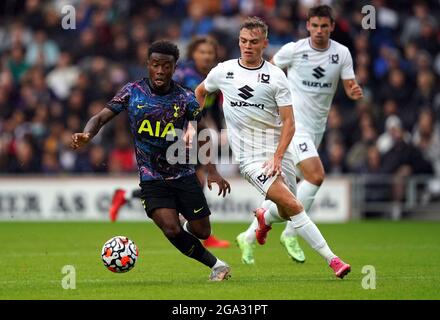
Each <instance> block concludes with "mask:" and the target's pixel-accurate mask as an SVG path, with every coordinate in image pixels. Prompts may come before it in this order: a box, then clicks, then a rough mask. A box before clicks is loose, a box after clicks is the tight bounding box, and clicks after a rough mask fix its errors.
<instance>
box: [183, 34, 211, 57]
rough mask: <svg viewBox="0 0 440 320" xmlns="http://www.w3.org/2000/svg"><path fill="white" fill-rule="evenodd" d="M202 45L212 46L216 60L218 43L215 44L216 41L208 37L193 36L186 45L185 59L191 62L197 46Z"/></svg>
mask: <svg viewBox="0 0 440 320" xmlns="http://www.w3.org/2000/svg"><path fill="white" fill-rule="evenodd" d="M204 43H207V44H210V45H212V47H213V48H214V51H215V58H216V59H217V54H218V42H217V40H215V39H214V38H212V37H209V36H195V37H193V38H192V39H191V42H190V43H189V45H188V50H187V54H186V57H187V59H188V60H193V55H194V52H195V51H196V50H197V48H198V47H199V45H201V44H204Z"/></svg>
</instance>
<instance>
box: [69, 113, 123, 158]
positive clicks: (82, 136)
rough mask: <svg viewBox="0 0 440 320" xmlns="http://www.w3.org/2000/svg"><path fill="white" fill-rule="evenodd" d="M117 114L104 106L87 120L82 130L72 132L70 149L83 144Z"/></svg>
mask: <svg viewBox="0 0 440 320" xmlns="http://www.w3.org/2000/svg"><path fill="white" fill-rule="evenodd" d="M116 115H117V114H116V113H114V112H113V111H111V110H110V109H107V108H104V109H102V110H101V111H100V112H99V113H98V114H96V115H94V116H93V117H91V118H90V119H89V121H87V124H86V126H85V128H84V131H83V132H79V133H74V134H73V135H72V143H71V147H72V149H74V150H75V149H78V148H81V147H83V146H85V145H86V144H87V143H89V142H90V140H92V139H93V137H94V136H95V135H96V134H97V133H98V132H99V130H100V129H101V128H102V126H104V125H105V124H106V123H107V122H109V121H110V120H111V119H113V118H114V117H115V116H116Z"/></svg>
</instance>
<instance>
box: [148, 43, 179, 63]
mask: <svg viewBox="0 0 440 320" xmlns="http://www.w3.org/2000/svg"><path fill="white" fill-rule="evenodd" d="M152 53H162V54H167V55H170V56H173V57H174V61H175V62H177V60H179V48H177V46H176V45H175V44H174V43H172V42H171V41H168V40H158V41H155V42H153V43H152V44H151V46H150V48H148V58H150V57H151V54H152Z"/></svg>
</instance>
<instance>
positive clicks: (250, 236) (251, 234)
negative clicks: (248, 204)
mask: <svg viewBox="0 0 440 320" xmlns="http://www.w3.org/2000/svg"><path fill="white" fill-rule="evenodd" d="M257 228H258V220H257V218H254V220H252V223H251V225H250V226H249V228H247V230H246V231H245V239H246V241H247V242H248V243H254V242H255V241H256V239H257V238H256V235H255V230H257Z"/></svg>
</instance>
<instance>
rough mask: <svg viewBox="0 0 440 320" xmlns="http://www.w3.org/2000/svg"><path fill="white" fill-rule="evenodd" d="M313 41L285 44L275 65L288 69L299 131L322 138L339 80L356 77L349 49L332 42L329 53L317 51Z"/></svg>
mask: <svg viewBox="0 0 440 320" xmlns="http://www.w3.org/2000/svg"><path fill="white" fill-rule="evenodd" d="M310 41H311V40H310V38H306V39H301V40H299V41H297V42H290V43H288V44H285V45H284V46H283V47H282V48H281V49H280V50H279V51H278V52H277V53H276V54H275V55H274V57H273V61H274V63H275V65H277V66H278V67H280V68H282V69H285V68H287V78H288V81H289V85H290V89H291V91H292V99H293V102H292V103H293V106H294V109H295V127H296V130H297V131H302V130H304V131H306V132H310V133H313V134H318V133H322V132H324V131H325V126H326V123H327V117H328V113H329V111H330V107H331V104H332V100H333V97H334V95H335V92H336V89H337V86H338V82H339V78H341V79H344V80H346V79H354V77H355V75H354V71H353V60H352V58H351V54H350V51H349V50H348V48H347V47H346V46H344V45H342V44H340V43H338V42H336V41H334V40H330V43H329V47H328V48H327V49H324V50H317V49H314V48H312V47H311V45H310Z"/></svg>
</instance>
